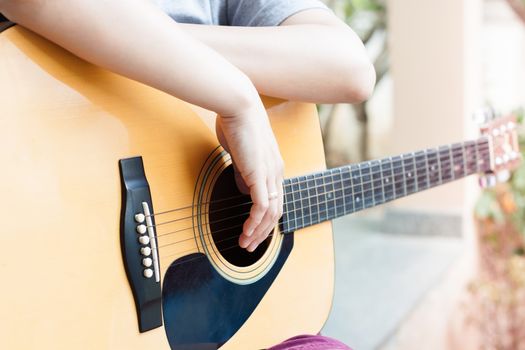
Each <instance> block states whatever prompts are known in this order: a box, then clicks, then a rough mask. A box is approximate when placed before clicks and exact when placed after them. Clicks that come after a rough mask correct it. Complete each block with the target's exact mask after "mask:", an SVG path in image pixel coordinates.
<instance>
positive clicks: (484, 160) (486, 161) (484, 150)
mask: <svg viewBox="0 0 525 350" xmlns="http://www.w3.org/2000/svg"><path fill="white" fill-rule="evenodd" d="M478 147H479V148H480V149H481V150H480V151H479V155H480V159H478V162H479V164H480V167H479V170H480V172H486V171H489V170H490V149H489V141H488V140H487V139H481V140H479V141H478Z"/></svg>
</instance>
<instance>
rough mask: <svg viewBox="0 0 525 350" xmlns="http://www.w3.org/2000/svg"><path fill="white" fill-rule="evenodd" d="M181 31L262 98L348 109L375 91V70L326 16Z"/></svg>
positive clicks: (318, 12) (347, 32)
mask: <svg viewBox="0 0 525 350" xmlns="http://www.w3.org/2000/svg"><path fill="white" fill-rule="evenodd" d="M181 27H182V28H183V29H184V30H185V31H186V32H187V33H189V34H191V35H192V36H194V37H195V38H197V39H198V40H200V41H202V42H203V43H205V44H206V45H208V46H210V47H211V48H213V49H214V50H216V51H217V52H219V53H220V54H221V55H223V56H224V57H226V58H227V59H228V60H229V61H230V62H232V63H233V64H235V65H236V66H237V67H239V69H240V70H242V71H243V72H244V73H245V74H246V75H248V76H249V77H250V79H251V80H252V82H253V83H254V85H255V87H256V88H257V90H258V91H259V92H261V93H262V94H265V95H269V96H277V97H281V98H285V99H290V100H299V101H311V102H317V103H337V102H350V103H353V102H361V101H363V100H365V99H367V98H368V97H369V96H370V94H371V92H372V90H373V88H374V84H375V72H374V68H373V65H372V63H371V62H370V60H369V58H368V56H367V54H366V51H365V48H364V46H363V44H362V42H361V40H360V39H359V37H358V36H357V35H356V34H355V33H354V32H353V31H352V30H351V29H350V27H348V26H347V25H346V24H345V23H343V22H342V21H340V20H339V19H338V18H337V17H336V16H335V15H333V14H332V13H330V12H328V11H326V10H322V9H311V10H305V11H301V12H299V13H297V14H295V15H292V16H290V17H289V18H288V19H286V20H285V21H284V22H283V23H282V24H281V26H279V27H227V26H206V25H195V24H181Z"/></svg>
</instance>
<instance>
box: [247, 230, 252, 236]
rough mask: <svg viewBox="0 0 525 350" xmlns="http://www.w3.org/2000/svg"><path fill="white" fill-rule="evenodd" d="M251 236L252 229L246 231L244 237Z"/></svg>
mask: <svg viewBox="0 0 525 350" xmlns="http://www.w3.org/2000/svg"><path fill="white" fill-rule="evenodd" d="M252 234H253V229H250V230H248V231H246V236H248V237H250V236H251V235H252Z"/></svg>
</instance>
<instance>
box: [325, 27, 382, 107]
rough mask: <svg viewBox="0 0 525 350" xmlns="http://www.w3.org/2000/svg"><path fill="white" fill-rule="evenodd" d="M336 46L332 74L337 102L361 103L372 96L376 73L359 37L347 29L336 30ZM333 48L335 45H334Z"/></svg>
mask: <svg viewBox="0 0 525 350" xmlns="http://www.w3.org/2000/svg"><path fill="white" fill-rule="evenodd" d="M335 38H336V40H337V42H339V43H345V44H343V45H337V46H336V49H335V50H336V51H335V52H334V55H333V57H336V62H334V63H336V64H334V65H333V66H332V67H333V68H334V69H335V71H333V72H332V73H333V74H334V78H335V79H336V80H337V81H338V83H337V89H338V90H339V94H338V95H339V99H340V101H338V102H344V103H361V102H364V101H366V100H367V99H369V98H370V96H371V95H372V92H373V91H374V86H375V83H376V72H375V69H374V65H373V64H372V62H371V61H370V58H369V57H368V54H367V52H366V49H365V47H364V45H363V43H362V42H361V40H360V39H359V37H358V36H357V35H356V34H355V33H354V32H353V31H352V30H351V29H350V28H348V27H346V28H344V29H343V30H341V29H338V35H337V36H335ZM334 46H335V45H334Z"/></svg>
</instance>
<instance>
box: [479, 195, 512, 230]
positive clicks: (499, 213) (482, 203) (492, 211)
mask: <svg viewBox="0 0 525 350" xmlns="http://www.w3.org/2000/svg"><path fill="white" fill-rule="evenodd" d="M474 213H475V214H476V216H477V217H478V218H480V219H490V220H494V221H496V222H497V223H503V222H504V221H505V214H504V213H503V210H502V209H501V206H500V204H499V202H498V200H497V196H496V193H495V191H493V190H485V191H483V192H482V193H481V196H480V197H479V199H478V201H477V203H476V206H475V207H474Z"/></svg>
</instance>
